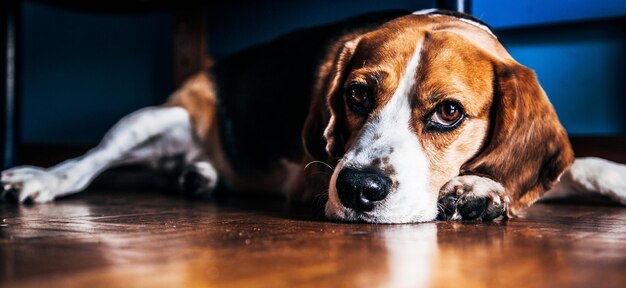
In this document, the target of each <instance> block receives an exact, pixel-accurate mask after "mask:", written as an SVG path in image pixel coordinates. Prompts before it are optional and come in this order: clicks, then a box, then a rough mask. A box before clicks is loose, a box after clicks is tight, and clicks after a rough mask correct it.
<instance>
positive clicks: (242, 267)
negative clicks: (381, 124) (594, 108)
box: [0, 191, 626, 287]
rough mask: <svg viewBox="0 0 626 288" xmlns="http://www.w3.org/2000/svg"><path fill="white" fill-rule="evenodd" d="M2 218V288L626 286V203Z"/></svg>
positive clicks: (105, 195)
mask: <svg viewBox="0 0 626 288" xmlns="http://www.w3.org/2000/svg"><path fill="white" fill-rule="evenodd" d="M222 202H223V203H222ZM235 203H236V204H235ZM0 218H1V219H2V220H1V221H2V222H1V223H0V286H1V287H42V285H44V284H45V286H53V287H70V286H94V285H95V286H106V287H115V286H119V287H129V286H142V287H185V286H216V287H234V286H237V287H281V286H283V287H284V286H286V287H294V286H314V287H327V286H329V287H424V286H454V287H474V286H492V287H500V286H502V287H510V286H528V287H536V286H548V287H564V286H578V287H598V285H599V286H602V287H626V273H624V272H625V271H626V225H625V224H626V208H623V207H619V206H606V205H597V204H596V205H572V204H538V205H536V206H534V207H532V208H531V209H529V210H528V211H527V212H526V213H525V215H524V217H523V218H520V219H516V220H510V221H506V222H500V223H472V222H466V223H445V222H435V223H424V224H411V225H369V224H345V223H330V222H323V221H319V220H317V219H312V218H309V217H307V216H306V215H302V213H294V212H293V211H289V209H287V208H286V207H284V204H283V202H281V201H276V200H267V201H265V200H260V199H229V200H227V201H220V202H219V203H214V202H208V201H190V200H185V199H183V198H179V197H175V196H169V195H163V194H159V193H148V192H129V191H98V192H87V193H84V194H81V195H78V196H76V197H71V198H68V199H62V200H60V201H58V202H56V203H53V204H46V205H36V206H15V205H12V204H0Z"/></svg>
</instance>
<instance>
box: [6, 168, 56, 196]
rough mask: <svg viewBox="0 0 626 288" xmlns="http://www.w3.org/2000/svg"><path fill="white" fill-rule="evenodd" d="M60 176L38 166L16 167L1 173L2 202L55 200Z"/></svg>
mask: <svg viewBox="0 0 626 288" xmlns="http://www.w3.org/2000/svg"><path fill="white" fill-rule="evenodd" d="M58 185H59V180H58V177H57V176H56V175H55V174H53V173H50V172H47V171H46V170H45V169H42V168H37V167H28V166H23V167H16V168H13V169H10V170H6V171H3V172H2V174H1V175H0V202H4V201H7V200H12V201H16V202H18V203H24V202H26V201H32V202H35V203H45V202H50V201H52V200H54V197H55V192H56V187H58Z"/></svg>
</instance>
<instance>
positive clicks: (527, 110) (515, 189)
mask: <svg viewBox="0 0 626 288" xmlns="http://www.w3.org/2000/svg"><path fill="white" fill-rule="evenodd" d="M495 71H496V72H495V74H496V76H495V81H494V86H495V87H494V100H493V104H492V107H491V120H492V122H491V123H492V124H491V127H490V136H489V137H488V138H487V139H486V143H485V145H484V146H483V148H482V150H481V151H480V152H479V153H478V154H477V156H475V157H474V158H472V159H471V160H470V161H468V162H467V163H465V164H464V165H463V166H462V167H461V175H468V174H470V175H481V176H485V177H489V178H492V179H493V180H495V181H497V182H499V183H500V184H502V185H503V186H504V188H505V190H506V193H507V195H508V196H509V197H510V198H511V201H512V202H511V204H510V207H509V210H508V212H507V213H508V215H509V216H514V215H515V213H516V212H518V211H520V210H522V209H524V208H526V207H528V206H529V205H531V204H532V203H534V202H535V201H536V200H537V199H538V198H539V197H540V196H541V195H542V194H543V193H545V192H546V191H548V190H549V189H550V188H551V187H552V185H553V184H554V182H555V181H557V180H558V178H559V177H560V175H561V174H562V173H563V172H564V171H565V169H567V168H568V167H569V166H570V165H571V164H572V162H573V161H574V153H573V151H572V148H571V145H570V143H569V139H568V138H567V134H566V133H565V129H564V128H563V126H561V124H560V123H559V120H558V118H557V116H556V113H555V111H554V108H553V107H552V104H550V102H549V101H548V97H547V96H546V94H545V92H544V91H543V89H542V88H541V86H539V82H538V81H537V77H536V76H535V73H534V72H533V71H532V70H530V69H528V68H526V67H524V66H521V65H519V64H515V65H513V66H508V65H507V66H505V65H502V64H498V65H496V68H495Z"/></svg>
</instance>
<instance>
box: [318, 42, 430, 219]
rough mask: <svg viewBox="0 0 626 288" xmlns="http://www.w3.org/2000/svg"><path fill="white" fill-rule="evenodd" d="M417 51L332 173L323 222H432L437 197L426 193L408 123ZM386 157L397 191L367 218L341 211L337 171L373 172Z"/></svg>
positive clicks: (422, 161)
mask: <svg viewBox="0 0 626 288" xmlns="http://www.w3.org/2000/svg"><path fill="white" fill-rule="evenodd" d="M421 50H422V42H421V41H420V42H419V43H417V44H416V47H415V50H414V52H413V55H412V56H411V59H410V60H409V62H408V63H407V66H406V68H405V69H404V72H403V75H402V77H401V78H400V81H399V84H398V87H397V88H396V90H395V92H394V94H393V95H392V97H391V99H390V100H389V102H388V103H387V104H386V105H385V106H384V107H383V109H382V110H381V111H380V112H379V113H378V115H376V116H375V117H374V118H373V119H372V120H371V121H370V122H368V123H367V124H366V125H365V126H364V127H363V130H362V131H361V134H360V135H359V136H358V138H357V140H356V141H355V143H354V145H353V146H352V147H351V148H350V150H349V151H348V152H347V153H346V155H345V156H344V157H343V159H342V161H341V163H340V165H338V166H337V168H336V169H335V171H334V174H333V177H332V178H331V183H330V189H329V194H330V195H329V201H328V203H327V205H326V214H327V216H329V217H331V218H338V219H344V220H365V221H371V222H393V223H400V222H416V221H428V220H432V219H434V217H435V216H436V213H437V209H436V203H437V201H436V194H435V195H430V194H433V193H430V191H427V188H428V161H427V158H426V155H425V153H424V152H423V150H422V147H421V144H420V142H419V140H418V139H417V135H416V134H415V133H414V131H413V130H412V126H413V125H412V123H411V118H412V109H411V105H410V104H411V103H410V97H412V96H414V93H413V90H414V87H415V78H416V73H417V68H418V66H419V62H420V54H421ZM385 157H387V158H388V159H389V161H388V164H387V165H389V166H390V167H389V168H392V169H391V170H393V171H394V172H395V173H394V175H388V176H392V177H393V180H394V181H395V184H396V187H397V188H396V189H395V191H391V192H390V193H389V195H388V196H387V198H386V199H384V200H383V201H381V203H380V205H378V206H379V207H377V208H376V209H374V210H373V211H371V212H367V213H362V214H358V213H355V212H354V211H350V209H346V208H345V207H343V205H341V203H340V202H339V199H338V197H337V195H336V193H337V191H336V187H335V185H336V178H337V174H338V173H339V171H340V170H341V169H342V168H344V167H351V168H356V169H359V168H367V167H371V166H372V165H373V163H374V162H375V161H376V160H381V159H383V158H385ZM378 162H380V161H378ZM374 168H376V167H374Z"/></svg>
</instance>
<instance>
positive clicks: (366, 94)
mask: <svg viewBox="0 0 626 288" xmlns="http://www.w3.org/2000/svg"><path fill="white" fill-rule="evenodd" d="M346 101H347V102H348V107H350V109H351V110H352V111H354V113H356V114H357V115H360V116H367V115H368V114H369V113H370V112H371V110H372V108H373V107H374V103H373V102H374V101H373V99H372V93H371V92H370V90H369V87H367V86H366V85H363V84H361V83H352V84H350V86H348V90H347V91H346Z"/></svg>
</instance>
